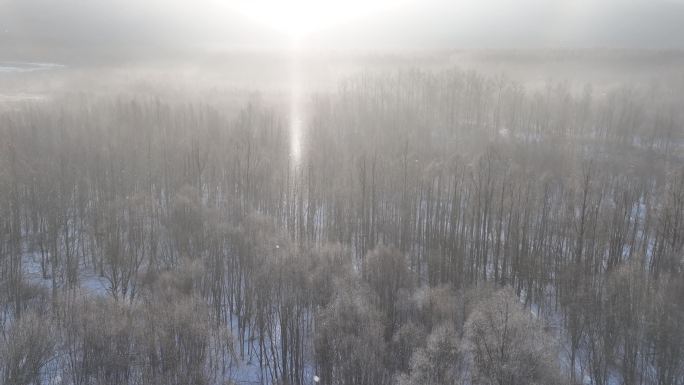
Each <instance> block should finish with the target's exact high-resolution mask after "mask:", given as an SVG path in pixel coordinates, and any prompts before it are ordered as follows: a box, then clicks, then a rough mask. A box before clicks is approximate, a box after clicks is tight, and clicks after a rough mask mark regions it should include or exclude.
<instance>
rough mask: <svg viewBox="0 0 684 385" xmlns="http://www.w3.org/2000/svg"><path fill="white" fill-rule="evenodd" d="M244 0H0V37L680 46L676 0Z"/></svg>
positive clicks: (64, 43)
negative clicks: (293, 32) (295, 37)
mask: <svg viewBox="0 0 684 385" xmlns="http://www.w3.org/2000/svg"><path fill="white" fill-rule="evenodd" d="M245 1H247V0H244V1H243V0H237V1H235V0H234V1H230V0H227V1H220V0H194V1H182V0H0V45H2V48H5V49H7V50H9V49H10V48H16V47H29V48H31V49H33V50H35V51H40V50H41V49H44V50H51V49H52V50H55V49H61V48H67V49H81V48H86V49H93V50H109V49H111V50H115V49H120V48H122V47H125V48H130V49H134V48H140V49H141V50H145V49H149V48H150V47H157V48H159V49H164V50H170V51H173V50H174V49H187V48H196V47H211V48H218V49H229V48H253V49H268V48H274V47H285V46H287V44H288V41H289V40H290V36H289V34H288V31H287V28H288V27H289V26H294V27H295V28H298V27H301V26H302V25H303V26H305V27H306V28H304V30H305V31H297V32H298V33H300V32H301V33H302V34H304V36H305V37H304V38H303V40H304V41H305V42H306V44H308V45H309V46H312V47H319V48H328V49H330V48H332V49H338V48H339V49H349V48H351V49H360V50H373V49H397V48H406V49H435V48H437V49H449V48H513V49H515V48H597V47H609V48H650V49H662V48H684V0H670V1H666V0H595V1H590V0H577V1H574V0H546V1H542V0H462V1H458V0H451V1H447V0H422V1H419V0H404V1H394V2H392V1H388V0H384V1H382V0H381V1H375V2H374V1H372V0H368V1H359V0H347V1H346V2H344V1H332V0H320V1H313V0H308V1H307V0H296V1H293V2H283V1H277V0H256V1H257V3H256V4H257V6H251V8H250V5H249V4H254V2H253V1H252V2H249V1H247V2H245ZM284 4H287V6H285V5H284ZM341 4H353V6H352V7H347V8H345V7H346V6H345V5H341ZM365 5H368V6H370V7H372V9H366V8H365ZM259 7H260V8H259ZM312 8H315V9H312ZM259 10H263V12H261V11H259ZM261 13H263V15H262V14H261ZM261 16H263V17H261ZM304 32H306V33H304Z"/></svg>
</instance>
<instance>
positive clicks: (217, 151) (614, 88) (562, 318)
mask: <svg viewBox="0 0 684 385" xmlns="http://www.w3.org/2000/svg"><path fill="white" fill-rule="evenodd" d="M554 52H555V53H554ZM412 55H414V56H412ZM419 55H421V54H411V55H408V54H407V55H406V56H392V55H389V56H381V57H376V56H372V55H370V56H368V57H366V56H364V58H365V59H364V60H363V61H362V63H361V64H355V65H354V66H353V68H351V67H352V66H350V65H348V66H345V69H344V70H340V71H337V72H336V73H335V76H333V79H332V80H330V82H329V84H326V85H325V86H320V87H314V86H311V87H308V88H307V89H306V90H304V89H300V88H299V87H293V88H290V85H291V82H292V80H291V79H290V78H288V80H287V81H286V83H287V84H288V86H286V87H285V89H284V90H283V89H279V88H277V87H263V86H262V85H263V83H259V82H253V83H252V84H251V85H247V86H233V85H230V80H226V78H225V77H224V78H220V79H219V77H218V76H216V77H209V76H202V74H203V73H204V72H203V71H201V70H194V71H191V74H190V75H188V72H183V73H182V74H180V75H179V74H178V73H177V72H173V71H175V70H169V69H168V68H166V67H165V68H166V69H164V70H163V71H164V74H163V75H159V74H160V73H161V72H162V70H146V71H138V72H136V74H135V75H131V74H130V73H128V72H127V70H126V69H121V68H128V67H123V65H121V66H120V67H119V66H118V65H115V64H110V65H109V66H107V68H108V69H107V70H106V71H105V70H100V69H99V67H97V66H96V65H94V64H89V65H88V66H85V65H82V66H80V67H79V66H75V65H71V64H67V65H61V64H60V65H57V64H54V65H51V64H40V63H15V62H9V61H8V62H0V91H2V92H0V383H2V384H7V385H32V384H35V385H62V384H64V385H67V384H68V385H89V384H92V385H100V384H102V385H145V384H152V385H172V384H175V385H214V384H216V385H240V384H255V385H256V384H264V385H271V384H272V385H278V384H280V385H313V384H325V385H371V384H372V385H447V384H459V385H531V384H537V385H579V384H582V385H584V384H587V385H684V71H682V69H683V68H684V56H682V54H680V53H653V52H646V53H638V54H627V53H624V52H622V53H621V52H614V51H609V52H608V53H606V52H602V51H601V52H598V51H591V52H588V53H581V52H565V53H558V52H556V51H544V52H543V53H540V54H527V53H519V54H515V53H514V52H508V53H494V52H491V53H483V54H482V55H481V56H482V57H485V58H484V59H481V60H480V61H479V62H475V61H469V62H467V63H465V62H462V61H459V60H457V59H453V56H449V55H441V56H434V57H429V58H428V59H424V60H419V59H416V57H418V56H419ZM422 55H424V54H422ZM424 57H425V56H424ZM596 57H598V59H596ZM222 58H225V57H222ZM226 60H232V57H231V56H229V57H227V58H226ZM341 60H342V59H340V58H339V57H338V56H334V57H333V59H330V61H331V62H333V61H337V62H339V61H341ZM350 60H351V59H350ZM217 61H218V60H217ZM264 61H267V62H268V61H270V59H264ZM284 61H285V62H288V61H287V60H284ZM494 61H496V62H497V63H503V64H501V66H495V69H492V68H493V66H491V65H488V64H487V63H489V64H491V63H492V62H494ZM394 62H401V65H394V64H392V65H389V64H387V63H394ZM533 62H539V63H541V64H539V63H537V64H531V63H533ZM663 62H664V63H665V64H655V63H663ZM240 63H242V62H240ZM278 63H279V62H278ZM278 63H275V64H273V63H271V64H272V65H274V66H277V65H279V64H278ZM378 63H380V64H378ZM478 63H479V64H478ZM483 63H484V64H483ZM559 63H560V64H559ZM567 63H571V64H567ZM572 63H575V64H572ZM577 63H581V65H578V64H577ZM596 63H602V64H601V65H602V66H603V67H604V69H606V68H607V69H606V70H605V73H618V75H615V76H614V77H611V78H610V79H608V80H606V79H605V78H600V77H597V76H585V75H586V74H588V73H590V72H591V71H587V70H586V68H592V66H598V65H599V64H596ZM606 63H607V64H606ZM243 64H244V63H242V64H240V65H234V66H233V67H231V68H233V69H235V68H237V67H240V68H244V67H249V64H244V65H243ZM281 64H282V63H281ZM213 65H215V63H213V64H212V66H213ZM283 65H284V66H286V67H287V65H288V64H287V63H285V64H283ZM553 66H555V67H556V68H559V67H563V68H564V69H563V71H560V70H558V71H555V70H554V71H555V72H553V71H551V72H548V71H547V72H545V73H544V74H545V75H544V78H543V79H541V80H539V79H538V77H535V78H534V79H537V80H539V81H532V80H531V79H532V76H533V75H529V74H530V73H532V74H534V73H535V71H537V70H538V69H539V68H540V67H543V68H549V67H553ZM566 66H567V67H568V68H570V69H569V70H568V69H567V68H566ZM579 67H582V68H584V69H579V70H578V69H577V68H579ZM94 68H96V69H94ZM202 68H205V67H202ZM288 68H289V67H288ZM521 68H522V70H520V69H521ZM625 68H627V69H625ZM634 68H637V69H638V71H637V70H634ZM212 71H213V70H212ZM229 71H230V70H229ZM255 71H256V70H255ZM521 71H522V72H524V73H525V75H521V73H522V72H521ZM573 71H575V72H573ZM568 72H571V73H577V76H575V77H574V78H573V80H571V81H567V80H565V78H564V74H567V73H568ZM637 72H638V74H636V73H637ZM307 73H309V74H311V73H310V72H308V71H307V70H306V69H303V70H299V71H298V72H297V76H296V77H295V78H296V79H297V81H298V82H301V81H302V80H301V79H302V78H303V77H305V76H306V75H307ZM528 75H529V76H528ZM547 75H548V76H547ZM103 79H106V80H103ZM269 79H270V78H269ZM267 82H271V81H270V80H267ZM37 89H40V90H41V92H43V90H46V89H47V90H49V92H46V93H44V94H41V95H40V96H37V95H38V94H37V92H38V91H36V90H37Z"/></svg>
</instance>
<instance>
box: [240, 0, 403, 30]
mask: <svg viewBox="0 0 684 385" xmlns="http://www.w3.org/2000/svg"><path fill="white" fill-rule="evenodd" d="M404 2H406V0H403V1H402V0H394V1H392V0H290V1H285V0H240V1H237V4H236V8H237V10H238V12H240V13H241V14H243V15H244V16H245V17H247V18H249V19H251V20H253V21H254V22H256V23H259V24H262V25H265V26H268V27H270V28H273V29H275V30H277V31H280V32H282V33H286V34H288V35H290V37H292V38H300V37H303V36H305V35H307V34H309V33H312V32H315V31H318V30H321V29H324V28H328V27H331V26H335V25H339V24H342V23H345V22H348V21H352V20H355V19H359V18H363V17H365V16H368V15H370V14H372V13H374V12H378V11H382V10H386V9H389V8H392V7H394V6H396V5H398V4H401V3H404Z"/></svg>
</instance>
